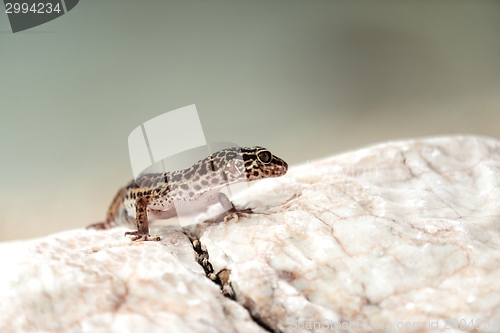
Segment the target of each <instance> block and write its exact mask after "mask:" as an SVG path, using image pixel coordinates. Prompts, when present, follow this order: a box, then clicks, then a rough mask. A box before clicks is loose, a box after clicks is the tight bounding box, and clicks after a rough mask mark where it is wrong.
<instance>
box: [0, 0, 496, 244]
mask: <svg viewBox="0 0 500 333" xmlns="http://www.w3.org/2000/svg"><path fill="white" fill-rule="evenodd" d="M0 60H1V61H0V154H1V155H0V171H1V172H0V180H1V182H0V240H11V239H20V238H28V237H35V236H41V235H45V234H47V233H53V232H56V231H59V230H65V229H70V228H77V227H83V226H86V225H88V224H89V223H93V222H97V221H102V220H103V218H104V215H105V212H106V209H107V207H108V205H109V203H110V201H111V199H112V197H113V196H114V194H115V192H116V191H117V190H118V188H119V187H120V186H123V185H124V184H125V183H126V182H127V181H128V180H130V179H131V178H132V171H131V167H130V161H129V158H128V148H127V137H128V135H129V133H130V132H131V131H132V130H133V129H134V128H135V127H136V126H138V125H140V124H142V123H143V122H144V121H146V120H148V119H150V118H153V117H155V116H157V115H160V114H162V113H164V112H167V111H170V110H173V109H176V108H179V107H182V106H186V105H189V104H196V105H197V108H198V112H199V114H200V118H201V121H202V124H203V127H204V130H205V135H206V138H207V140H208V141H230V142H235V143H238V144H239V145H242V146H246V145H250V146H252V145H262V146H265V147H268V148H269V149H271V150H272V151H273V152H275V153H276V155H278V156H280V157H282V158H284V159H285V160H287V161H288V162H289V163H290V164H298V163H303V162H306V161H308V160H312V159H317V158H321V157H324V156H327V155H332V154H335V153H338V152H342V151H345V150H350V149H355V148H357V147H361V146H366V145H368V144H372V143H376V142H380V141H385V140H396V139H403V138H410V137H418V136H429V135H444V134H452V133H471V134H480V135H487V136H492V137H496V138H499V132H498V125H499V124H500V1H457V0H450V1H420V0H419V1H372V0H369V1H368V0H367V1H314V0H307V1H306V0H303V1H291V0H283V1H267V0H266V1H256V0H252V1H205V0H204V1H137V0H135V1H124V0H113V1H112V0H107V1H97V0H82V1H80V3H79V4H78V5H77V6H76V7H75V8H74V9H73V10H72V11H71V12H69V13H68V14H66V15H63V16H62V17H61V18H59V19H56V20H54V21H51V22H49V23H46V24H44V25H41V26H38V27H36V28H33V29H30V30H27V31H25V32H20V33H16V34H13V33H12V32H11V30H10V26H9V23H8V19H7V15H6V14H5V13H4V12H2V13H0Z"/></svg>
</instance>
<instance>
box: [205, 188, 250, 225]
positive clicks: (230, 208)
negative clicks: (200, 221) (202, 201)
mask: <svg viewBox="0 0 500 333" xmlns="http://www.w3.org/2000/svg"><path fill="white" fill-rule="evenodd" d="M214 199H215V200H214V202H212V203H211V204H216V203H219V204H220V205H221V206H222V208H224V213H222V214H219V215H217V216H214V217H212V218H210V219H208V220H206V221H205V222H209V223H214V222H221V221H224V222H227V221H229V220H230V219H232V218H234V219H235V220H236V221H238V219H239V218H240V217H249V216H250V214H253V213H254V212H253V211H252V210H251V209H250V208H247V209H237V208H236V207H234V205H233V203H232V202H231V200H229V198H228V197H227V196H226V195H225V194H224V193H222V192H219V193H217V194H216V195H215V197H214Z"/></svg>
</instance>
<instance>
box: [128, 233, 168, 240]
mask: <svg viewBox="0 0 500 333" xmlns="http://www.w3.org/2000/svg"><path fill="white" fill-rule="evenodd" d="M129 235H130V236H134V237H132V242H135V241H155V242H157V241H160V240H161V238H160V236H150V235H144V234H141V233H139V231H127V232H126V233H125V236H129Z"/></svg>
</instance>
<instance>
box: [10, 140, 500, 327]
mask: <svg viewBox="0 0 500 333" xmlns="http://www.w3.org/2000/svg"><path fill="white" fill-rule="evenodd" d="M499 198H500V142H499V141H496V140H494V139H489V138H480V137H470V136H460V137H442V138H430V139H421V140H412V141H404V142H389V143H384V144H379V145H376V146H373V147H369V148H365V149H361V150H358V151H353V152H349V153H346V154H343V155H338V156H334V157H331V158H327V159H323V160H320V161H316V162H313V163H308V164H305V165H301V166H296V167H293V168H291V169H290V170H289V172H288V174H287V175H286V176H284V177H282V178H278V179H268V180H264V181H261V182H259V183H257V184H256V185H255V186H252V187H251V188H250V189H249V190H248V191H246V192H245V193H244V194H243V195H241V196H240V197H239V198H238V199H237V200H235V204H236V205H237V206H245V207H257V209H256V211H257V212H258V213H259V214H255V215H252V216H251V217H250V218H242V219H240V220H239V221H238V222H236V221H234V220H232V221H229V222H227V223H219V224H210V225H208V224H198V225H195V226H190V227H188V228H184V229H181V228H180V227H159V228H156V229H155V230H153V231H152V233H155V234H159V235H160V236H162V241H161V242H143V243H131V242H130V241H129V240H127V239H126V238H124V237H123V232H124V229H114V230H108V231H104V232H97V231H86V230H76V231H71V232H66V233H61V234H57V235H52V236H48V237H46V238H43V239H36V240H30V241H24V242H15V243H5V244H2V245H0V260H1V262H2V274H1V275H0V331H1V332H35V331H36V332H100V331H102V332H128V331H130V332H137V331H148V332H165V331H168V332H265V331H275V332H298V331H301V330H306V331H307V330H309V331H314V332H336V331H337V332H374V331H376V332H500V200H499ZM188 236H190V237H191V238H192V239H194V238H198V239H199V242H200V243H201V248H202V249H203V250H204V251H206V253H207V254H208V258H207V259H208V262H205V264H206V265H205V269H208V270H210V269H212V268H213V271H214V273H215V274H216V273H218V272H220V271H222V272H223V273H220V274H218V279H217V281H218V282H219V280H220V281H221V283H222V284H223V287H224V291H225V292H226V293H227V294H234V298H235V300H232V299H230V298H227V297H224V296H222V293H221V290H220V286H218V285H217V284H215V283H214V282H212V281H211V280H210V279H208V278H207V277H206V276H205V273H206V272H205V271H204V269H203V268H202V266H200V265H199V264H198V263H197V256H198V254H197V253H196V252H195V251H194V250H193V246H192V244H191V242H190V241H189V238H188ZM457 324H458V326H460V325H461V326H462V328H460V327H456V326H457ZM454 327H455V328H454ZM447 328H449V329H447Z"/></svg>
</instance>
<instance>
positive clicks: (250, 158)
mask: <svg viewBox="0 0 500 333" xmlns="http://www.w3.org/2000/svg"><path fill="white" fill-rule="evenodd" d="M199 163H200V164H202V165H203V164H206V165H208V167H201V168H200V171H199V172H202V173H203V174H204V173H206V170H208V169H210V170H214V171H220V175H221V177H223V178H224V183H225V184H234V183H239V182H246V181H253V180H257V179H263V178H270V177H280V176H283V175H284V174H285V173H286V172H287V170H288V164H287V163H286V162H285V161H283V160H282V159H281V158H279V157H277V156H275V155H273V154H272V153H271V152H270V151H269V150H268V149H266V148H263V147H258V146H257V147H251V148H248V147H247V148H239V147H231V148H226V149H222V150H220V151H218V152H216V153H214V154H213V155H212V156H210V157H209V158H207V159H206V160H203V161H200V162H199Z"/></svg>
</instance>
